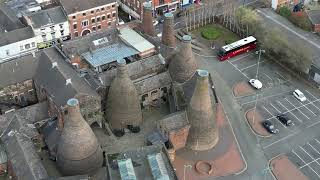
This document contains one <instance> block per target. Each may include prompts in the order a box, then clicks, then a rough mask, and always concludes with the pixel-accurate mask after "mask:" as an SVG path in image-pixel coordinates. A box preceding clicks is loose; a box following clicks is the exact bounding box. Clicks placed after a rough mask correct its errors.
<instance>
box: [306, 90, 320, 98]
mask: <svg viewBox="0 0 320 180" xmlns="http://www.w3.org/2000/svg"><path fill="white" fill-rule="evenodd" d="M305 91H306V92H307V93H308V94H310V95H311V96H312V97H313V98H314V99H318V98H316V97H315V96H314V95H313V94H312V93H310V92H309V91H307V90H305Z"/></svg>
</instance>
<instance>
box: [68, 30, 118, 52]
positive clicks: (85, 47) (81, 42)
mask: <svg viewBox="0 0 320 180" xmlns="http://www.w3.org/2000/svg"><path fill="white" fill-rule="evenodd" d="M117 34H118V33H117V30H116V29H103V30H101V31H98V32H93V33H90V34H88V35H86V36H81V37H78V38H75V39H72V40H70V41H64V42H63V47H62V50H63V52H64V53H65V54H66V55H67V56H69V58H70V56H72V55H75V54H78V55H80V54H83V53H85V52H88V51H89V50H90V47H91V48H92V47H93V41H95V40H98V39H101V38H105V37H106V38H107V39H108V43H105V44H103V45H101V46H100V48H101V47H104V46H108V45H110V44H113V43H115V42H117V41H118V40H117V39H118V37H117Z"/></svg>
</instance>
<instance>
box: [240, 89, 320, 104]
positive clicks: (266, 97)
mask: <svg viewBox="0 0 320 180" xmlns="http://www.w3.org/2000/svg"><path fill="white" fill-rule="evenodd" d="M288 92H292V90H290V91H285V92H282V93H279V94H275V95H270V96H265V97H263V98H261V99H258V100H259V101H260V100H264V99H268V98H271V97H275V96H280V95H282V94H286V93H288ZM259 95H263V94H259ZM319 100H320V99H319ZM253 102H256V100H254V101H249V102H246V103H243V104H241V106H243V105H245V104H250V103H253Z"/></svg>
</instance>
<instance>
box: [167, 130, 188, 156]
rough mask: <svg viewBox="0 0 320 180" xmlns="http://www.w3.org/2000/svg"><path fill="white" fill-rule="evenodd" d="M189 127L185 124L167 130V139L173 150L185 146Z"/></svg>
mask: <svg viewBox="0 0 320 180" xmlns="http://www.w3.org/2000/svg"><path fill="white" fill-rule="evenodd" d="M189 129H190V125H187V126H184V127H183V128H181V129H179V130H175V131H171V132H169V141H170V142H171V144H172V146H173V149H174V150H178V149H181V148H184V147H185V146H186V142H187V137H188V134H189Z"/></svg>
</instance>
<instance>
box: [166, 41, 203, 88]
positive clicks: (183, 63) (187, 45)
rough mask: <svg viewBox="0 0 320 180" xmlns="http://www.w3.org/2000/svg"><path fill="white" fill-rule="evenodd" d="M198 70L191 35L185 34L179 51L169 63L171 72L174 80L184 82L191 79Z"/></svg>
mask: <svg viewBox="0 0 320 180" xmlns="http://www.w3.org/2000/svg"><path fill="white" fill-rule="evenodd" d="M196 70H197V63H196V61H195V59H194V56H193V52H192V49H191V36H189V35H184V36H183V37H182V43H181V46H180V49H179V52H178V53H177V54H176V55H175V56H174V57H173V59H172V60H171V61H170V64H169V72H170V75H171V77H172V80H173V81H176V82H179V83H184V82H186V81H187V80H189V79H190V78H191V77H192V76H193V75H194V73H195V72H196Z"/></svg>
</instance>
